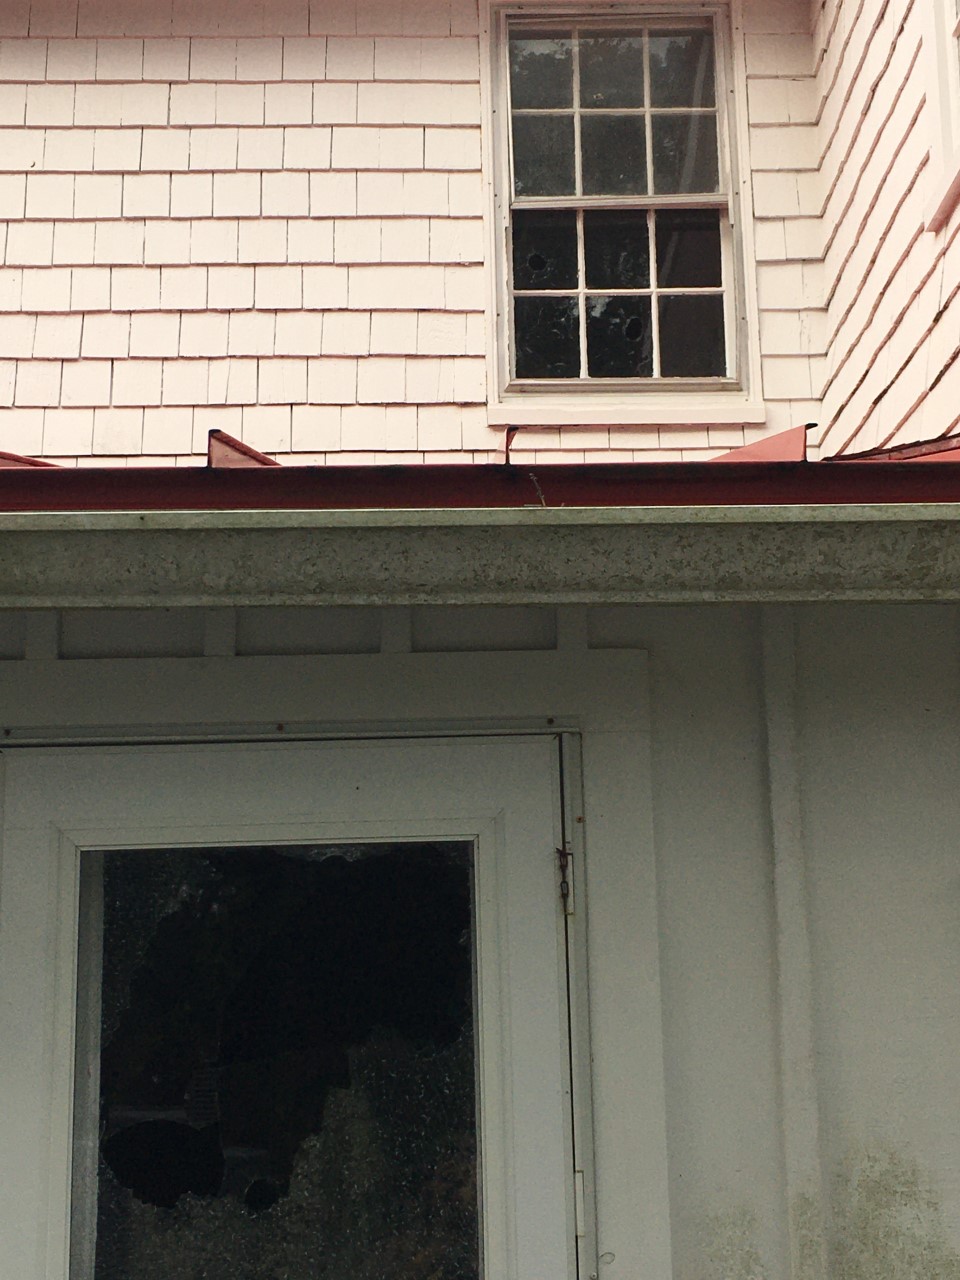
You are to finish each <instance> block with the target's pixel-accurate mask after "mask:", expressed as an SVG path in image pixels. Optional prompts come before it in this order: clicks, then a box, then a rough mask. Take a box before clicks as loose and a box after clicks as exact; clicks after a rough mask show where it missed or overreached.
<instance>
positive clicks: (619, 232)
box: [541, 209, 650, 289]
mask: <svg viewBox="0 0 960 1280" xmlns="http://www.w3.org/2000/svg"><path fill="white" fill-rule="evenodd" d="M541 216H542V215H541ZM649 236H650V232H649V228H648V225H647V214H646V210H645V209H637V210H634V209H630V210H627V211H626V212H621V211H620V210H619V209H612V210H610V209H602V210H596V211H593V210H588V211H587V212H586V213H584V215H583V253H584V266H585V271H586V278H587V288H588V289H647V288H649V286H650V244H649Z"/></svg>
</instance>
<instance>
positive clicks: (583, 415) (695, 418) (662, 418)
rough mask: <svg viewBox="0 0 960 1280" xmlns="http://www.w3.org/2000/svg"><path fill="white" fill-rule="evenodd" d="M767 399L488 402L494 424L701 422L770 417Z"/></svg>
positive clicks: (706, 396)
mask: <svg viewBox="0 0 960 1280" xmlns="http://www.w3.org/2000/svg"><path fill="white" fill-rule="evenodd" d="M766 416H767V414H766V406H765V405H764V403H763V401H762V400H752V399H749V398H748V397H746V396H745V395H743V394H742V393H734V394H733V395H723V394H720V395H717V394H712V393H701V394H685V393H675V394H672V393H666V394H663V395H657V394H653V395H645V394H643V393H637V392H633V393H632V394H629V393H628V394H623V395H611V396H603V397H600V396H596V395H593V396H585V395H537V396H535V397H534V396H530V395H516V396H510V395H504V396H503V397H502V398H501V399H499V400H492V401H491V402H490V403H489V405H488V407H487V420H488V421H489V423H490V424H491V426H511V427H605V428H606V427H614V428H615V427H638V426H643V427H696V426H705V427H706V426H728V425H739V424H741V423H751V424H756V423H762V422H765V421H766Z"/></svg>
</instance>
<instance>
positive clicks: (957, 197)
mask: <svg viewBox="0 0 960 1280" xmlns="http://www.w3.org/2000/svg"><path fill="white" fill-rule="evenodd" d="M924 45H925V46H926V49H927V59H926V65H927V85H928V94H927V103H928V107H929V109H930V113H931V120H932V125H933V137H932V139H931V157H930V158H931V160H932V162H933V163H932V165H931V170H932V173H933V181H934V188H933V194H932V198H931V201H930V205H929V207H928V210H927V224H926V225H927V230H928V231H939V230H940V229H941V228H942V227H943V226H944V224H945V223H946V221H947V219H948V218H949V217H950V215H951V213H952V212H953V210H954V209H955V208H956V207H957V205H958V203H960V3H958V0H933V12H932V14H931V15H930V21H929V26H928V31H927V38H926V39H925V40H924Z"/></svg>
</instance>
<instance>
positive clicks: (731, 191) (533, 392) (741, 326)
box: [481, 0, 765, 443]
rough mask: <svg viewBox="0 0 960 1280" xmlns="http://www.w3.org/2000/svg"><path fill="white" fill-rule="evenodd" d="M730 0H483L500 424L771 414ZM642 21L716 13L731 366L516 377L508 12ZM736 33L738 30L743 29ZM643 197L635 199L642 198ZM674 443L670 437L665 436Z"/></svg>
mask: <svg viewBox="0 0 960 1280" xmlns="http://www.w3.org/2000/svg"><path fill="white" fill-rule="evenodd" d="M738 4H739V0H734V3H733V5H726V4H722V3H706V4H691V3H679V2H676V0H667V2H666V3H658V4H655V5H654V4H649V5H645V4H643V3H642V0H641V3H639V4H638V3H634V4H631V5H624V7H623V9H622V11H618V12H617V13H616V14H615V15H612V14H611V9H610V6H609V5H607V6H602V5H599V4H596V3H590V0H586V2H585V3H576V2H575V0H557V2H554V3H543V4H533V3H529V2H528V0H516V2H514V3H502V2H501V0H481V32H482V40H483V54H484V56H483V57H482V58H481V90H482V93H483V97H484V102H485V120H486V122H487V125H488V128H487V129H486V130H485V146H484V173H485V175H486V185H487V193H486V194H487V205H486V213H487V226H488V233H487V254H486V260H487V264H488V266H487V289H488V320H489V323H488V325H487V334H488V350H487V357H488V368H489V369H490V370H491V376H490V379H489V384H490V385H489V396H488V415H489V420H490V422H491V423H494V424H507V425H515V426H551V427H560V428H563V427H564V426H568V427H575V426H576V427H592V426H598V427H610V426H617V425H624V426H631V425H658V426H667V427H669V426H671V425H674V426H683V427H687V428H690V427H691V426H697V425H698V424H702V425H704V426H708V425H717V424H726V423H737V424H740V423H758V422H763V421H764V419H765V412H764V406H763V402H762V398H761V396H760V393H759V386H760V380H759V370H760V351H759V322H758V314H757V304H756V264H755V256H754V250H753V235H752V203H751V199H750V183H749V174H750V166H749V155H748V153H747V151H746V148H745V143H744V139H743V135H744V132H745V131H744V130H743V129H740V130H738V129H737V128H736V122H737V120H745V119H746V71H745V65H744V57H743V46H742V40H741V39H740V38H739V32H740V30H741V27H740V23H739V21H738V18H737V14H736V12H735V11H734V10H735V9H736V8H737V7H738ZM612 16H615V17H616V18H617V19H622V20H630V19H635V20H636V21H637V22H638V23H647V24H652V23H658V22H663V23H664V24H668V25H669V24H671V23H682V22H683V21H684V20H687V21H690V20H693V19H696V20H699V21H701V22H702V21H704V20H707V21H711V22H712V24H713V30H714V40H715V49H716V60H717V68H716V70H717V102H718V107H719V111H718V137H719V146H720V170H721V175H726V182H725V186H726V194H727V197H728V201H729V204H728V208H729V222H728V221H727V220H726V219H724V220H723V221H722V224H721V225H722V234H723V236H724V240H725V243H724V245H723V261H724V267H723V270H724V281H723V285H724V291H725V316H724V318H725V325H726V332H727V350H728V368H729V369H730V376H727V377H724V378H718V379H680V378H678V379H672V378H671V379H656V380H654V379H642V380H641V379H609V380H608V379H589V378H584V379H581V380H579V381H573V380H570V381H566V380H563V381H560V380H558V381H557V383H556V384H554V385H551V383H550V382H549V381H548V380H543V381H537V382H534V381H532V380H531V381H529V382H526V381H524V382H519V381H511V378H510V343H511V329H512V321H511V310H512V300H511V294H510V289H509V262H508V252H509V223H510V205H511V199H510V193H511V178H510V154H509V129H510V120H509V112H508V110H507V109H506V107H507V103H508V86H507V61H506V43H507V25H508V22H509V21H510V20H511V19H516V18H527V19H530V18H534V19H541V18H542V19H544V20H545V21H552V20H556V21H558V22H564V21H566V22H571V21H581V20H587V21H594V20H595V21H598V22H609V21H610V19H611V17H612ZM735 35H737V37H738V38H734V36H735ZM639 203H642V200H638V204H639ZM667 443H669V442H667Z"/></svg>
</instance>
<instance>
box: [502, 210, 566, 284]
mask: <svg viewBox="0 0 960 1280" xmlns="http://www.w3.org/2000/svg"><path fill="white" fill-rule="evenodd" d="M513 287H514V288H515V289H575V288H576V287H577V215H576V214H575V213H574V212H573V211H572V210H571V211H567V210H553V209H546V210H541V209H524V210H522V211H520V212H518V213H517V215H516V217H515V218H514V220H513Z"/></svg>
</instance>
